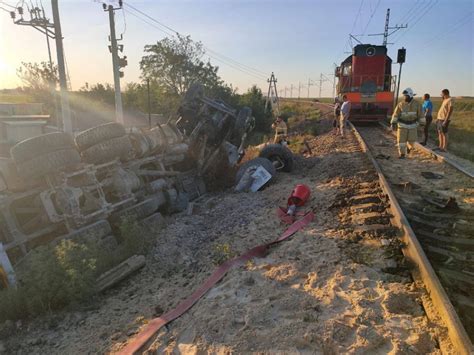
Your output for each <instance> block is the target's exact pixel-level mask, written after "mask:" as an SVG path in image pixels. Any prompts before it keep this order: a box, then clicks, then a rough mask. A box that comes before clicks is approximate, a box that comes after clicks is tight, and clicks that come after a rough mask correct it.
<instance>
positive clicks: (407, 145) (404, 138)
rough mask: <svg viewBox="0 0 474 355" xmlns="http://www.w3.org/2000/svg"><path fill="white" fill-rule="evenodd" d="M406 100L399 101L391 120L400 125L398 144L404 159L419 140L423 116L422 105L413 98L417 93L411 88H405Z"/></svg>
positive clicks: (400, 156) (393, 124) (399, 151)
mask: <svg viewBox="0 0 474 355" xmlns="http://www.w3.org/2000/svg"><path fill="white" fill-rule="evenodd" d="M402 94H403V96H404V100H403V101H401V102H399V103H398V105H397V107H396V108H395V111H394V112H393V115H392V120H391V121H390V123H391V125H392V127H394V128H395V126H396V125H397V126H398V130H397V145H398V153H399V158H400V159H404V158H405V156H406V155H407V153H409V152H410V149H412V148H413V146H414V144H415V142H416V140H417V128H418V125H419V124H420V123H423V122H420V121H422V119H423V117H422V114H421V105H420V104H419V103H418V102H417V101H416V100H414V99H413V97H414V96H415V95H416V94H415V93H414V92H413V90H412V89H411V88H406V89H405V90H403V93H402Z"/></svg>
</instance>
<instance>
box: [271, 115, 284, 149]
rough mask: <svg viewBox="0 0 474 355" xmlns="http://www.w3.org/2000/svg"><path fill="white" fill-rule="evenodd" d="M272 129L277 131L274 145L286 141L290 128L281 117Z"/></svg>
mask: <svg viewBox="0 0 474 355" xmlns="http://www.w3.org/2000/svg"><path fill="white" fill-rule="evenodd" d="M272 128H273V129H274V130H275V138H274V140H273V143H276V144H280V143H282V141H286V139H287V135H288V126H287V125H286V123H285V121H283V119H282V118H281V117H277V119H276V121H275V122H273V124H272Z"/></svg>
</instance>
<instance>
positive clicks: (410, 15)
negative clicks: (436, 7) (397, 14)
mask: <svg viewBox="0 0 474 355" xmlns="http://www.w3.org/2000/svg"><path fill="white" fill-rule="evenodd" d="M420 5H421V6H420ZM425 5H426V6H429V5H430V3H429V2H428V3H425V2H424V1H416V2H415V4H414V5H413V6H412V7H411V8H410V9H409V10H408V11H407V12H406V13H405V14H404V15H403V16H402V17H401V18H400V20H399V21H398V22H400V23H404V22H405V23H407V22H409V21H411V20H413V19H414V18H416V16H417V15H418V14H419V12H420V10H422V9H423V7H424V6H425Z"/></svg>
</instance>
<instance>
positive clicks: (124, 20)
mask: <svg viewBox="0 0 474 355" xmlns="http://www.w3.org/2000/svg"><path fill="white" fill-rule="evenodd" d="M122 17H123V30H122V36H123V35H124V34H125V32H127V19H126V18H125V10H124V8H123V7H122Z"/></svg>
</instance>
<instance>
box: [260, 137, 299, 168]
mask: <svg viewBox="0 0 474 355" xmlns="http://www.w3.org/2000/svg"><path fill="white" fill-rule="evenodd" d="M258 156H259V157H261V158H267V159H268V160H270V161H271V162H272V163H273V162H275V161H276V162H279V163H283V166H281V165H280V164H278V165H280V166H278V165H276V169H277V170H281V171H285V172H287V173H289V172H291V171H292V170H293V153H292V152H291V150H289V149H288V148H286V147H284V146H282V145H281V144H269V145H267V146H266V147H264V148H263V149H262V150H261V151H260V154H259V155H258Z"/></svg>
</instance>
